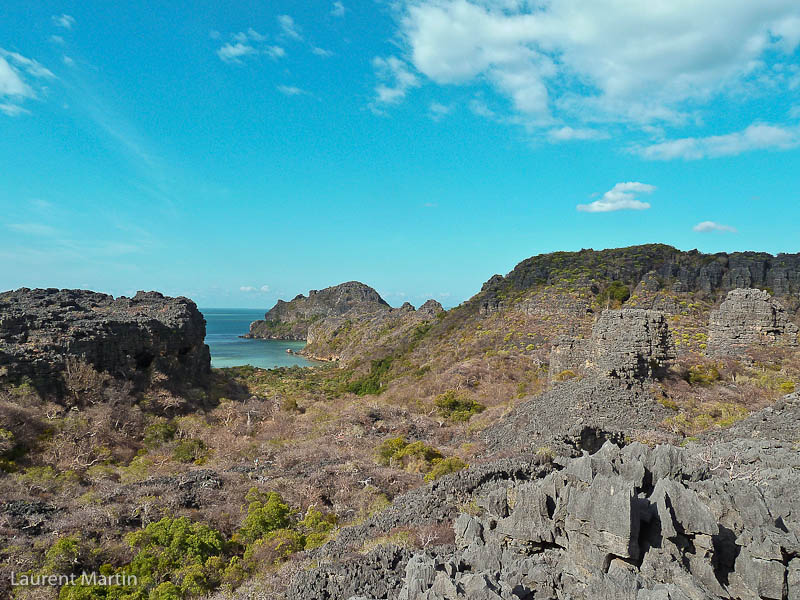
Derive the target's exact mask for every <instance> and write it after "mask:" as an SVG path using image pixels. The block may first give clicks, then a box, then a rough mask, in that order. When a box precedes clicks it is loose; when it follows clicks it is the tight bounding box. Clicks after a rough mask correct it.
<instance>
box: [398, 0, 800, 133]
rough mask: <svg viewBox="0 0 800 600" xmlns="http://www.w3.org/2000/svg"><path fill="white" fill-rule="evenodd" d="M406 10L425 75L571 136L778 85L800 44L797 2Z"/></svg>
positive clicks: (571, 0) (458, 0) (423, 0)
mask: <svg viewBox="0 0 800 600" xmlns="http://www.w3.org/2000/svg"><path fill="white" fill-rule="evenodd" d="M401 6H402V7H403V9H402V11H401V14H402V16H401V18H400V20H399V27H400V39H401V40H402V42H403V44H404V47H403V50H404V51H405V52H407V53H408V56H409V57H410V60H411V63H412V64H413V66H414V67H415V68H416V70H417V71H419V72H420V73H422V74H423V75H425V76H426V77H427V78H429V79H430V80H432V81H434V82H436V83H438V84H474V83H480V82H483V81H486V82H488V83H489V84H490V85H491V86H493V87H494V88H495V90H496V91H497V92H499V93H500V94H502V95H503V96H506V97H507V98H509V99H510V100H511V102H512V104H513V107H514V109H515V110H516V111H517V112H519V113H523V114H525V115H529V116H533V117H535V118H537V119H539V120H540V121H541V126H546V124H547V120H548V119H551V118H553V117H555V116H558V118H559V119H560V120H561V121H564V122H566V123H567V124H568V125H570V126H572V127H573V128H574V129H575V130H579V129H581V127H578V124H581V123H584V124H585V123H591V122H597V121H602V122H624V123H628V124H632V125H635V126H641V125H643V124H647V123H653V122H668V123H676V124H680V123H684V122H687V120H688V119H689V118H690V117H692V116H693V115H692V113H693V112H694V111H696V110H697V107H698V106H701V105H703V103H705V102H707V101H709V100H710V99H712V98H714V97H715V96H717V95H720V94H728V93H738V92H739V91H741V87H742V86H743V85H744V83H745V82H747V83H748V84H750V85H755V86H756V87H759V86H760V87H762V88H764V86H767V85H778V84H780V82H781V81H783V80H781V79H780V78H778V77H777V76H776V75H775V74H774V73H773V72H772V71H770V69H769V68H768V63H769V61H772V60H778V58H780V57H785V58H787V59H788V60H790V61H791V60H792V55H793V52H794V51H795V50H796V49H797V46H798V44H800V33H799V32H800V4H799V3H798V2H797V0H768V1H767V2H766V4H765V3H757V2H752V1H751V0H704V1H703V2H697V1H695V0H673V1H672V2H635V3H631V2H626V1H623V0H559V1H553V2H543V3H539V2H537V3H534V2H529V1H525V0H518V1H508V0H403V3H402V5H401ZM775 57H778V58H775ZM758 81H763V83H758ZM782 85H785V84H782ZM764 89H766V88H764Z"/></svg>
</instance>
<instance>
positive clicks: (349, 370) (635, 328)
mask: <svg viewBox="0 0 800 600" xmlns="http://www.w3.org/2000/svg"><path fill="white" fill-rule="evenodd" d="M754 257H755V258H754ZM751 259H752V260H751ZM795 259H796V257H795V256H788V255H784V256H780V257H768V256H767V255H754V254H749V253H745V254H741V255H739V254H734V255H714V257H712V258H711V259H709V257H707V256H704V255H700V254H698V253H680V252H678V251H677V250H674V249H671V248H668V247H666V246H645V247H637V248H629V249H620V250H611V251H600V252H593V251H583V252H579V253H557V254H553V255H544V256H542V257H534V258H532V259H528V260H526V261H523V262H522V263H520V265H519V266H517V268H515V269H514V270H513V271H512V272H511V273H509V274H508V275H507V276H505V277H500V276H496V277H493V278H492V279H491V280H490V281H489V282H487V284H486V285H484V288H483V290H482V291H480V292H479V293H478V294H476V295H475V296H474V297H473V298H472V299H470V300H469V301H467V302H465V303H464V304H462V305H461V306H459V307H456V308H453V309H451V310H448V311H444V310H442V308H441V306H439V305H438V303H435V302H433V301H429V302H426V303H425V304H424V305H422V306H420V307H419V308H417V309H414V307H412V306H410V305H404V306H403V307H400V308H390V307H388V306H386V305H385V303H382V301H380V300H379V296H377V294H375V295H374V296H373V293H374V290H373V291H370V290H371V289H370V288H367V286H364V285H363V284H355V283H349V284H344V285H343V286H334V287H333V288H328V289H327V290H322V291H320V292H317V293H316V294H309V295H308V296H301V297H299V298H297V299H295V300H293V301H291V302H285V303H279V305H278V306H280V309H278V310H275V309H273V311H274V312H273V311H270V312H269V313H267V314H268V315H270V314H271V315H272V317H274V319H273V323H272V324H271V325H269V328H270V331H271V333H270V334H269V335H272V334H275V335H278V334H279V333H280V332H289V333H288V334H287V335H296V336H300V335H303V336H304V338H305V339H307V340H308V345H307V346H306V349H305V350H304V352H305V353H307V354H309V355H314V356H317V357H319V358H324V359H327V360H329V361H330V362H329V363H328V364H323V365H321V366H317V367H313V368H290V369H287V368H283V369H275V370H269V371H268V370H262V369H255V368H251V367H239V368H233V369H211V370H210V371H209V364H208V354H207V349H206V347H205V345H204V344H203V343H202V339H203V334H204V323H203V321H202V316H201V315H199V313H198V312H197V310H196V308H195V307H194V304H193V303H191V301H189V300H187V299H183V298H166V297H164V296H161V295H160V294H156V293H141V294H137V295H136V296H135V297H134V298H117V299H114V298H111V297H110V296H105V295H102V294H94V293H92V292H84V291H76V290H60V291H59V290H26V289H22V290H17V291H15V292H6V293H2V294H0V498H2V499H3V500H2V502H0V594H6V593H7V592H8V593H10V590H9V588H8V581H10V579H9V577H10V576H9V573H10V571H11V570H14V571H15V572H16V573H26V574H29V575H31V576H35V575H41V574H44V573H49V572H55V573H60V574H70V573H80V572H81V571H82V570H87V571H92V570H101V569H103V570H105V572H107V573H115V574H131V573H136V574H138V576H140V577H141V578H142V583H141V585H137V586H133V587H131V586H117V587H116V588H115V589H114V591H113V593H112V594H111V595H105V596H104V595H102V594H103V593H105V592H102V593H101V592H99V591H98V590H97V589H92V588H90V587H87V586H83V585H74V586H65V587H64V588H63V590H62V591H61V593H60V596H59V600H82V599H84V598H94V597H101V598H114V599H115V600H116V599H117V598H119V599H122V598H124V599H125V600H129V599H133V600H150V598H158V599H161V598H170V599H178V598H179V599H183V600H193V599H195V598H204V597H212V598H214V599H215V600H222V599H223V598H225V599H230V598H233V599H236V600H244V599H246V598H248V599H249V598H267V599H275V600H278V599H286V600H295V599H298V600H299V599H300V598H321V599H333V598H337V599H338V598H343V599H344V600H349V599H351V598H353V597H362V598H363V597H365V598H370V599H373V600H389V599H396V598H404V599H406V598H407V599H408V600H410V599H412V598H414V599H422V598H445V599H448V600H449V599H451V598H452V599H456V598H458V599H461V598H477V597H486V598H493V599H494V598H503V599H509V600H514V599H518V598H531V597H533V598H537V597H544V598H553V597H567V596H569V597H573V598H585V599H586V600H593V599H594V598H596V597H598V593H600V592H602V594H604V595H605V597H608V598H631V599H635V600H641V599H643V598H645V599H646V598H652V599H655V598H687V597H688V598H730V597H741V598H745V597H747V598H750V597H752V598H756V597H764V598H780V599H781V600H782V599H783V598H784V597H788V598H791V597H792V595H791V594H795V593H796V590H797V587H798V582H800V577H799V576H800V563H799V562H798V560H800V549H798V546H797V543H796V540H797V536H798V535H800V524H798V522H797V516H796V514H795V513H796V512H797V511H796V509H795V507H796V506H797V496H796V490H797V482H796V481H795V479H796V468H797V465H796V464H795V463H796V454H797V448H796V444H797V440H798V432H797V423H798V422H800V414H798V408H799V407H800V403H798V400H797V394H796V392H795V389H796V386H797V384H798V383H800V346H798V341H799V340H798V331H799V330H798V324H799V323H798V313H797V307H798V292H797V291H796V288H794V287H792V286H794V285H795V284H796V282H797V273H796V272H795V271H794V268H793V267H792V268H791V269H790V268H788V267H787V266H786V265H788V264H794V262H793V261H794V260H795ZM742 261H744V262H746V263H747V265H748V266H747V267H746V269H745V267H743V266H742V264H743V263H742ZM754 261H755V262H754ZM712 263H713V264H719V265H720V267H719V268H720V269H721V270H720V271H719V272H718V271H717V267H711V266H709V265H711V264H712ZM670 265H672V266H670ZM675 265H679V266H678V267H675ZM680 265H682V266H680ZM681 269H683V271H681ZM742 269H745V270H746V272H747V273H750V275H749V277H750V279H749V280H748V279H746V278H745V271H743V270H742ZM751 270H752V272H751ZM712 272H713V273H717V272H718V274H719V277H716V275H715V276H714V277H713V278H712V277H711V276H710V275H708V274H709V273H712ZM532 273H536V274H537V275H536V276H532V275H531V274H532ZM669 273H671V275H669V276H665V274H669ZM754 273H755V274H754ZM759 273H760V275H758V274H759ZM742 278H744V279H742ZM706 281H708V282H711V283H709V285H708V286H706V285H705V283H703V282H706ZM713 282H717V283H713ZM740 282H741V283H742V284H744V283H745V282H749V283H748V285H747V286H745V287H734V288H732V289H728V288H729V287H731V286H738V284H739V283H740ZM780 282H785V285H786V286H787V287H785V288H784V287H781V286H782V285H784V284H783V283H780ZM760 283H763V284H764V285H762V286H761V287H762V288H763V289H759V287H752V286H757V285H758V284H760ZM767 284H770V285H767ZM337 288H339V289H338V290H337ZM776 288H777V290H788V293H780V294H779V293H778V291H776ZM347 289H349V290H350V291H351V292H352V293H350V294H348V293H346V290H347ZM773 292H774V293H773ZM323 293H324V295H323V296H321V297H320V296H319V295H320V294H323ZM376 298H378V299H377V300H376ZM277 308H278V307H276V309H277ZM39 375H43V377H39ZM585 453H586V454H585ZM587 454H588V455H587ZM613 490H616V491H619V490H622V493H621V494H617V493H616V491H613ZM593 507H595V508H593ZM742 507H749V508H748V509H747V510H744V509H742ZM620 515H621V516H620ZM618 517H619V518H618ZM623 517H624V518H623ZM709 565H711V566H710V567H709ZM3 586H5V587H3ZM15 593H16V595H17V598H19V599H26V600H27V599H30V600H33V599H36V600H39V599H47V600H51V599H53V600H54V599H55V598H56V594H57V590H55V589H51V588H46V589H45V588H35V589H34V588H31V589H19V590H16V591H15ZM114 594H116V595H114Z"/></svg>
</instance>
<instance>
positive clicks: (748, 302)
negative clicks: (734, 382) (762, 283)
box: [708, 289, 798, 357]
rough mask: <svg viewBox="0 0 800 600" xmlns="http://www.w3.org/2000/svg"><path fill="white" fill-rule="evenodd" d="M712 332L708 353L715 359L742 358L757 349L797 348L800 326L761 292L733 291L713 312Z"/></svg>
mask: <svg viewBox="0 0 800 600" xmlns="http://www.w3.org/2000/svg"><path fill="white" fill-rule="evenodd" d="M708 329H709V340H708V354H709V355H710V356H714V357H727V356H733V357H741V356H744V355H745V354H746V353H747V351H748V349H750V348H753V347H764V346H774V345H782V346H797V334H798V328H797V325H795V324H794V323H793V322H792V321H791V320H790V319H789V315H788V314H787V312H786V310H785V308H784V307H783V306H782V305H781V303H780V302H778V301H777V300H775V299H774V298H773V297H772V296H771V295H770V294H769V293H768V292H765V291H763V290H759V289H736V290H733V291H731V292H729V293H728V295H727V297H726V298H725V301H724V302H723V303H722V304H721V305H720V307H719V309H717V310H715V311H712V312H711V317H710V319H709V328H708Z"/></svg>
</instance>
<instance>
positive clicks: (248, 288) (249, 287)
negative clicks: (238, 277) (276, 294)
mask: <svg viewBox="0 0 800 600" xmlns="http://www.w3.org/2000/svg"><path fill="white" fill-rule="evenodd" d="M239 291H240V292H245V293H248V294H251V293H255V292H260V293H262V294H264V293H266V292H268V291H269V286H268V285H262V286H260V287H256V286H254V285H242V286H240V287H239Z"/></svg>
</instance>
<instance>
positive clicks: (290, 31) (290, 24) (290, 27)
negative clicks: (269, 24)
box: [278, 15, 303, 40]
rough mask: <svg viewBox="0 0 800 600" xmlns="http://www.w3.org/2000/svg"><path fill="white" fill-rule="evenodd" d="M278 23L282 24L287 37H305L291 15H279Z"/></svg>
mask: <svg viewBox="0 0 800 600" xmlns="http://www.w3.org/2000/svg"><path fill="white" fill-rule="evenodd" d="M278 25H280V26H281V30H282V31H283V34H284V35H285V36H286V37H289V38H292V39H293V40H302V39H303V36H302V35H300V28H299V27H298V26H297V24H296V23H295V22H294V19H293V18H292V17H290V16H289V15H279V16H278Z"/></svg>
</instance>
